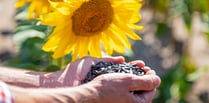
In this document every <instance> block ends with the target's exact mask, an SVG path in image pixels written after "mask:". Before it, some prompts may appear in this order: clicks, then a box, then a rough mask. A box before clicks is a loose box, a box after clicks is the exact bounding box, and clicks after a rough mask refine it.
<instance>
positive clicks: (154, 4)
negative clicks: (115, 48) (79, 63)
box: [0, 0, 209, 103]
mask: <svg viewBox="0 0 209 103" xmlns="http://www.w3.org/2000/svg"><path fill="white" fill-rule="evenodd" d="M6 2H10V4H9V3H6ZM14 2H15V1H14V0H13V1H7V0H2V1H0V13H1V16H0V22H1V24H0V31H1V33H0V34H1V36H0V40H1V44H0V63H1V65H5V66H12V67H18V68H24V69H31V70H36V71H56V70H59V69H60V67H61V68H62V67H64V66H65V64H67V63H69V62H70V58H71V55H67V56H66V57H64V58H62V59H57V60H52V58H51V57H50V55H51V53H45V52H43V51H42V50H41V49H40V48H41V46H42V45H43V43H44V42H45V38H46V36H48V35H49V34H50V32H51V30H52V29H53V28H51V27H47V26H42V25H39V21H29V20H27V19H26V15H27V5H26V6H25V7H24V8H21V9H18V10H13V15H12V14H10V17H11V18H9V19H11V20H10V21H12V22H14V24H12V23H9V24H10V25H9V26H8V21H7V22H6V21H5V20H2V19H8V18H4V17H5V16H7V15H9V14H8V11H7V10H10V9H9V8H13V6H11V4H12V5H13V4H14ZM5 4H7V5H8V7H6V6H5ZM3 7H4V8H7V9H3ZM13 9H14V8H13ZM5 10H6V11H5ZM11 11H12V10H11ZM4 13H5V14H4ZM140 13H141V14H142V20H141V22H139V24H140V25H144V30H142V31H136V32H137V33H138V34H139V35H140V36H141V37H142V38H143V40H141V41H131V42H132V44H133V50H132V51H127V52H126V53H125V54H123V56H124V57H125V58H126V61H127V62H129V61H132V60H136V59H141V60H143V61H145V63H146V65H147V66H150V67H151V68H152V69H154V70H155V71H156V73H157V74H158V75H159V76H160V77H161V79H162V83H161V86H160V87H159V88H158V90H157V91H158V92H157V95H156V98H155V99H154V101H153V103H209V86H208V83H209V81H208V80H209V72H208V69H209V0H146V1H143V8H142V10H141V11H140ZM10 21H9V22H10ZM4 22H6V23H4ZM3 25H6V26H5V27H4V26H3ZM10 39H11V42H12V44H10V45H9V46H7V44H6V43H7V42H4V41H5V40H7V41H8V40H10ZM5 45H6V46H7V47H11V48H12V49H11V48H10V49H8V48H7V47H5ZM11 45H12V46H11ZM117 55H121V54H116V53H115V54H114V55H113V56H117Z"/></svg>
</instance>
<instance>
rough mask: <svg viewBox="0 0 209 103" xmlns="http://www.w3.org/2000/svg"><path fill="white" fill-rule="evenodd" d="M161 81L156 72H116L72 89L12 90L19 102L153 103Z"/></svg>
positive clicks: (15, 88)
mask: <svg viewBox="0 0 209 103" xmlns="http://www.w3.org/2000/svg"><path fill="white" fill-rule="evenodd" d="M159 84H160V79H159V77H158V76H156V75H153V74H148V75H146V76H141V77H140V76H133V75H130V74H122V73H113V74H105V75H101V76H98V77H97V78H95V80H93V81H91V82H89V83H87V84H84V85H80V86H76V87H71V88H57V89H50V88H49V89H46V88H37V89H29V88H28V89H23V88H18V87H13V86H11V87H10V89H11V90H12V93H13V95H14V98H15V103H151V101H152V99H153V98H154V96H155V89H156V88H157V87H158V86H159ZM133 90H144V91H145V92H143V93H141V94H136V95H135V94H132V93H130V91H133Z"/></svg>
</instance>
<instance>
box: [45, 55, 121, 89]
mask: <svg viewBox="0 0 209 103" xmlns="http://www.w3.org/2000/svg"><path fill="white" fill-rule="evenodd" d="M100 61H104V62H113V63H124V58H123V57H106V58H93V57H84V58H81V59H79V60H76V61H74V62H71V63H69V64H68V65H67V67H66V68H65V69H64V70H61V71H58V72H54V73H47V74H45V75H44V76H43V77H42V86H41V87H66V86H68V87H69V86H78V85H80V82H81V81H82V80H83V79H84V78H85V77H86V75H87V73H88V72H89V71H90V69H91V66H92V65H93V64H96V63H98V62H100Z"/></svg>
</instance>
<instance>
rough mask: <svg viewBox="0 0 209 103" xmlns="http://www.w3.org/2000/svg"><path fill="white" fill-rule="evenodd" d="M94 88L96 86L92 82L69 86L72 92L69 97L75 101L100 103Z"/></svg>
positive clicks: (77, 102)
mask: <svg viewBox="0 0 209 103" xmlns="http://www.w3.org/2000/svg"><path fill="white" fill-rule="evenodd" d="M96 88H97V86H96V85H95V84H92V83H88V84H84V85H81V86H78V87H75V88H71V89H72V92H73V95H71V97H72V98H73V99H74V101H75V102H76V103H102V102H101V101H100V97H99V94H98V91H97V89H96ZM74 94H75V95H74Z"/></svg>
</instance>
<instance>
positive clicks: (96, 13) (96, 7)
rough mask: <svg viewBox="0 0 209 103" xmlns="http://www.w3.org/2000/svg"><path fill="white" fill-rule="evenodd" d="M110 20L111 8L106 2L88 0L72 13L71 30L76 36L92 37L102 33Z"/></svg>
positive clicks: (111, 16) (111, 17)
mask: <svg viewBox="0 0 209 103" xmlns="http://www.w3.org/2000/svg"><path fill="white" fill-rule="evenodd" d="M112 19H113V8H112V6H111V4H110V2H109V1H108V0H90V1H88V2H84V3H83V4H82V5H81V7H80V8H78V9H77V10H76V11H75V12H74V13H73V16H72V29H73V32H74V33H75V34H76V35H81V36H89V35H94V34H97V33H100V32H102V31H104V30H105V29H106V28H107V27H108V26H109V25H110V24H111V22H112Z"/></svg>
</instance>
